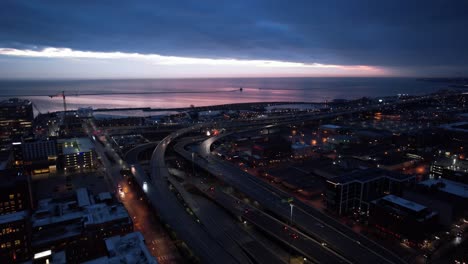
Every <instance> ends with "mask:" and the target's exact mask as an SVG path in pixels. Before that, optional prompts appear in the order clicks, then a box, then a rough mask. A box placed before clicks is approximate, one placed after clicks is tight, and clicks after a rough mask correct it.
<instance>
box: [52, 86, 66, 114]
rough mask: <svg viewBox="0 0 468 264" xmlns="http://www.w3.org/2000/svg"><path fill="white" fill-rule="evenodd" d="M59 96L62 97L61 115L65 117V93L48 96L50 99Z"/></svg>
mask: <svg viewBox="0 0 468 264" xmlns="http://www.w3.org/2000/svg"><path fill="white" fill-rule="evenodd" d="M59 96H62V98H63V115H65V113H66V112H67V101H66V99H65V91H62V92H61V93H58V94H54V95H49V97H50V98H54V97H59Z"/></svg>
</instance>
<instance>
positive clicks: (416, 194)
mask: <svg viewBox="0 0 468 264" xmlns="http://www.w3.org/2000/svg"><path fill="white" fill-rule="evenodd" d="M403 196H404V197H405V198H408V199H411V200H413V201H416V202H418V203H420V204H423V205H425V206H427V207H429V208H431V209H432V210H434V211H438V212H439V213H440V216H439V223H440V224H442V225H445V226H450V225H451V224H453V223H454V222H456V221H458V220H459V218H461V217H465V216H466V212H467V211H468V185H467V184H463V183H460V182H455V181H451V180H447V179H443V178H440V179H429V180H425V181H422V182H420V183H418V184H416V185H415V186H414V188H411V189H408V190H405V191H404V194H403Z"/></svg>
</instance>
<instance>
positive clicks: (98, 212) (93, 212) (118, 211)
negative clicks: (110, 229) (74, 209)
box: [84, 203, 130, 226]
mask: <svg viewBox="0 0 468 264" xmlns="http://www.w3.org/2000/svg"><path fill="white" fill-rule="evenodd" d="M84 219H85V220H84V224H85V226H86V225H93V224H102V223H105V222H109V221H113V220H118V219H130V218H129V215H128V212H127V210H125V207H123V206H122V205H111V206H109V205H106V204H103V203H99V204H93V205H90V206H87V207H86V209H85V218H84Z"/></svg>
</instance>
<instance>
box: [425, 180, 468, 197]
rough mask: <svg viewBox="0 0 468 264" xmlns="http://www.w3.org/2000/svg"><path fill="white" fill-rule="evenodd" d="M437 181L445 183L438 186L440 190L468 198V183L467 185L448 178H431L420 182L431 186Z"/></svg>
mask: <svg viewBox="0 0 468 264" xmlns="http://www.w3.org/2000/svg"><path fill="white" fill-rule="evenodd" d="M437 183H443V185H441V186H440V187H439V188H438V189H439V190H440V191H443V192H446V193H450V194H454V195H456V196H460V197H463V198H468V185H466V184H463V183H459V182H455V181H451V180H447V179H443V178H440V179H429V180H426V181H422V182H420V184H423V185H426V186H429V187H430V186H431V185H435V184H437Z"/></svg>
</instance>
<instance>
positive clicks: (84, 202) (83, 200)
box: [76, 188, 91, 207]
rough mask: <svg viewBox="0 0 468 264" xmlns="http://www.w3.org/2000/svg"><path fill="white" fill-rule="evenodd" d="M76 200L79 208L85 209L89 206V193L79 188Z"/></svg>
mask: <svg viewBox="0 0 468 264" xmlns="http://www.w3.org/2000/svg"><path fill="white" fill-rule="evenodd" d="M76 199H77V200H78V206H79V207H85V206H88V205H90V204H91V201H90V199H89V193H88V190H87V189H86V188H79V189H77V190H76Z"/></svg>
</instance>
